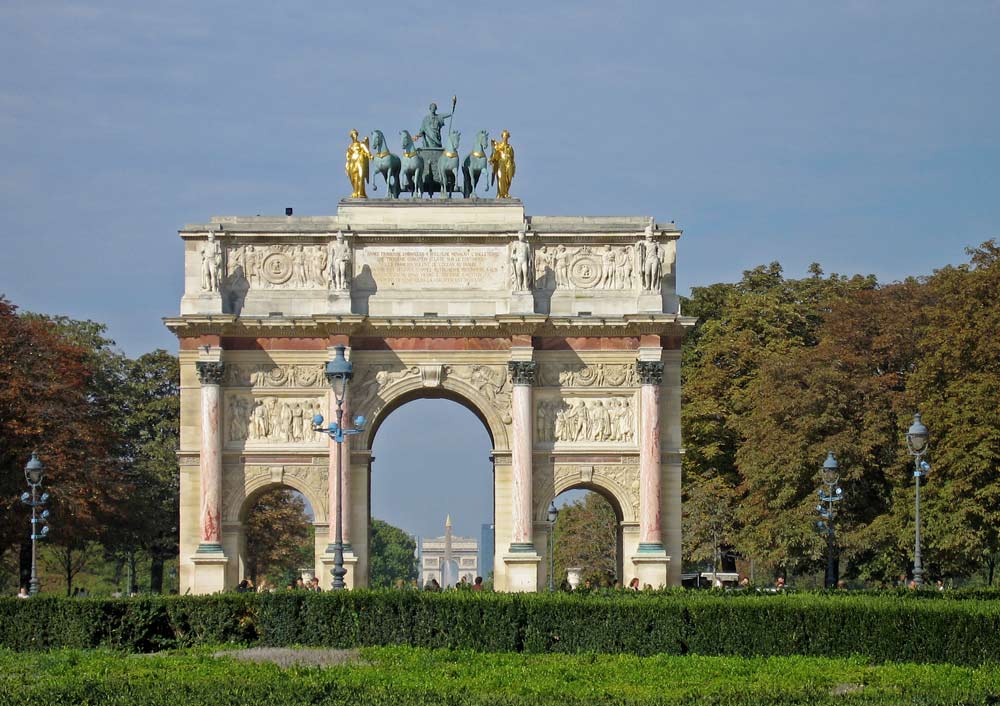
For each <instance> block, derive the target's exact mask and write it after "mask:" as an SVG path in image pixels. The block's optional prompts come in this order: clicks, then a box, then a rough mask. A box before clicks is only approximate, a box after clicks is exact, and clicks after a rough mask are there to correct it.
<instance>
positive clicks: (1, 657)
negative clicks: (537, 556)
mask: <svg viewBox="0 0 1000 706" xmlns="http://www.w3.org/2000/svg"><path fill="white" fill-rule="evenodd" d="M219 649H220V650H221V649H232V648H219ZM214 652H215V650H212V649H207V648H198V649H196V650H185V651H178V652H172V653H160V654H155V655H136V654H125V653H116V652H110V651H105V650H59V651H54V652H47V653H15V652H9V651H0V704H25V703H38V704H45V705H46V706H51V705H54V704H84V705H86V704H120V705H123V706H124V705H125V704H137V705H138V704H141V705H142V706H156V705H158V704H164V705H166V704H169V705H170V706H186V705H188V704H211V705H212V706H225V705H229V704H252V705H253V706H266V705H268V704H343V705H345V706H346V705H348V704H366V705H367V704H371V705H376V704H378V705H385V706H403V705H406V704H420V705H425V704H426V705H430V704H435V705H437V704H482V705H483V706H485V705H486V704H491V705H493V704H495V705H501V704H510V705H514V704H516V705H518V706H521V705H524V706H528V705H529V704H530V705H531V706H543V705H548V704H579V705H580V706H583V705H586V706H599V705H603V704H744V705H747V706H749V705H753V704H827V703H831V704H990V703H998V702H1000V665H987V666H982V667H978V668H968V667H956V666H950V665H942V664H920V665H917V664H879V665H873V664H868V663H866V662H865V661H864V660H862V659H846V660H845V659H825V658H812V657H768V658H764V657H761V658H739V657H701V656H655V657H632V656H625V655H556V654H512V653H499V654H497V653H492V654H489V653H474V652H465V651H448V650H427V649H415V648H402V647H391V648H381V647H380V648H365V649H362V650H360V651H359V652H360V660H359V661H357V662H355V663H353V664H348V665H340V666H327V667H304V666H292V667H279V666H277V665H275V664H271V663H263V664H261V663H252V662H245V661H238V660H236V659H233V658H232V657H229V656H226V657H215V656H213V653H214Z"/></svg>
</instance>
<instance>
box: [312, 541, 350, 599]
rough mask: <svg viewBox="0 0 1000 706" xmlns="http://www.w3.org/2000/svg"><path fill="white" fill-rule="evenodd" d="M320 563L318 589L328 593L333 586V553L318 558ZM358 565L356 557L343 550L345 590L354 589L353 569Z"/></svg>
mask: <svg viewBox="0 0 1000 706" xmlns="http://www.w3.org/2000/svg"><path fill="white" fill-rule="evenodd" d="M319 560H320V562H321V563H322V564H323V575H322V576H320V577H319V587H320V588H322V589H323V590H324V591H329V590H330V587H331V586H333V566H334V557H333V552H327V553H326V554H323V556H321V557H320V558H319ZM357 564H358V557H357V555H356V554H355V553H354V552H352V551H348V550H346V549H345V550H344V569H346V571H347V574H346V575H345V576H344V585H345V586H347V588H354V587H355V585H356V584H355V581H354V577H355V568H356V567H357Z"/></svg>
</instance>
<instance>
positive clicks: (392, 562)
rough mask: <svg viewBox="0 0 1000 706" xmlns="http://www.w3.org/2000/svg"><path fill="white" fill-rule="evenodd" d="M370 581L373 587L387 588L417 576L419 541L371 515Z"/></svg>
mask: <svg viewBox="0 0 1000 706" xmlns="http://www.w3.org/2000/svg"><path fill="white" fill-rule="evenodd" d="M370 538H371V558H370V559H369V564H368V566H369V569H368V571H369V582H370V583H371V586H372V587H373V588H388V587H390V586H392V585H393V584H395V583H396V581H400V580H401V581H405V582H407V583H409V582H410V581H412V580H413V579H415V578H417V559H416V550H417V543H416V542H415V541H414V540H413V538H412V537H410V536H409V535H408V534H406V532H404V531H403V530H401V529H400V528H398V527H394V526H392V525H390V524H389V523H388V522H385V521H383V520H378V519H376V518H374V517H373V518H372V524H371V535H370Z"/></svg>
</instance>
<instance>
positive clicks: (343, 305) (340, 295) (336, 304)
mask: <svg viewBox="0 0 1000 706" xmlns="http://www.w3.org/2000/svg"><path fill="white" fill-rule="evenodd" d="M326 301H327V305H328V306H327V313H328V314H350V313H351V293H350V291H348V290H334V291H331V292H330V293H329V294H328V295H327V297H326Z"/></svg>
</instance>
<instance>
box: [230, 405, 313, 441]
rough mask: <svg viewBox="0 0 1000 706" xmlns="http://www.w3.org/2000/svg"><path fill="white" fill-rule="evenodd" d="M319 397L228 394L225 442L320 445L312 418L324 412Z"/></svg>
mask: <svg viewBox="0 0 1000 706" xmlns="http://www.w3.org/2000/svg"><path fill="white" fill-rule="evenodd" d="M323 399H324V398H320V397H310V398H302V397H253V396H251V395H231V396H229V397H228V406H227V409H226V439H227V440H228V441H230V442H234V443H241V442H247V443H252V444H292V443H311V444H315V443H320V442H321V441H322V439H323V437H322V435H321V434H317V433H316V432H314V431H313V430H312V418H313V417H314V416H315V415H317V414H323V413H324V404H323Z"/></svg>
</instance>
